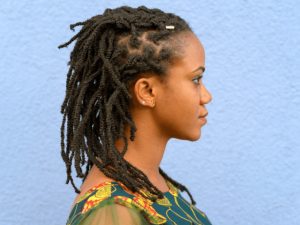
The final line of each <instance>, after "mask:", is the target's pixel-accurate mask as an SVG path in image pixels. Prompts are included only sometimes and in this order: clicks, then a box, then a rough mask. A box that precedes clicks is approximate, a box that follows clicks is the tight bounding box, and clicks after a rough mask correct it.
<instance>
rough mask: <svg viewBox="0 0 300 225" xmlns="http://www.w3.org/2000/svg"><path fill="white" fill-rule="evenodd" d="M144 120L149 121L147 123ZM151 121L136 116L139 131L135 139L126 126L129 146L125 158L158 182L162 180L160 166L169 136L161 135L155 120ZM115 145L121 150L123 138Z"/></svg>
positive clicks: (151, 179)
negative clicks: (132, 138)
mask: <svg viewBox="0 0 300 225" xmlns="http://www.w3.org/2000/svg"><path fill="white" fill-rule="evenodd" d="M143 121H147V123H145V122H143ZM149 121H151V120H145V119H143V120H139V118H138V117H137V118H135V124H136V126H137V131H136V132H135V138H134V141H131V140H130V139H129V136H130V129H129V128H128V127H126V129H125V135H126V137H127V140H128V146H127V151H126V153H125V155H124V159H125V160H126V161H128V162H129V163H130V164H132V165H133V166H135V167H137V168H138V169H140V170H141V171H142V172H143V173H144V174H145V175H147V177H148V179H149V180H150V181H153V182H156V181H161V180H162V176H161V175H160V173H159V166H160V163H161V160H162V158H163V154H164V152H165V148H166V144H167V141H168V139H169V138H167V137H164V136H163V135H161V132H160V131H159V130H156V127H157V125H156V124H155V123H154V122H153V121H151V122H149ZM115 146H116V148H117V149H118V150H119V151H121V150H122V148H123V146H124V142H123V141H122V139H119V140H117V141H116V142H115Z"/></svg>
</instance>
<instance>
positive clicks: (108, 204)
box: [67, 181, 147, 225]
mask: <svg viewBox="0 0 300 225" xmlns="http://www.w3.org/2000/svg"><path fill="white" fill-rule="evenodd" d="M140 200H141V199H140ZM141 202H143V201H138V199H137V195H135V194H133V193H130V191H129V190H128V189H127V188H126V187H125V186H124V185H123V184H121V183H119V182H116V181H112V182H108V181H107V182H103V183H100V184H98V185H96V186H94V187H93V188H91V189H90V190H88V191H87V192H86V193H85V194H84V195H83V196H82V197H81V198H80V199H78V201H77V202H76V203H75V205H74V207H73V208H72V210H71V213H70V215H69V218H68V222H67V224H68V225H84V224H86V221H89V223H87V224H94V223H91V220H97V221H99V220H100V219H99V218H100V217H101V218H107V220H113V219H114V220H115V218H122V224H124V225H125V224H126V223H125V222H123V220H124V221H127V222H128V224H147V223H146V219H145V218H144V217H145V208H144V207H145V204H142V203H141ZM116 216H117V217H116ZM96 218H98V219H96ZM100 221H101V220H100ZM132 221H142V222H143V223H132ZM96 224H97V225H100V224H101V223H99V224H98V223H95V225H96ZM103 224H111V223H109V221H105V223H103ZM116 224H118V223H116Z"/></svg>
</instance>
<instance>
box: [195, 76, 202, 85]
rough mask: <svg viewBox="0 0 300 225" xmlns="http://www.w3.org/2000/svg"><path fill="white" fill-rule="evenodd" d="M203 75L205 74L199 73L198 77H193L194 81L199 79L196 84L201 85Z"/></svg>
mask: <svg viewBox="0 0 300 225" xmlns="http://www.w3.org/2000/svg"><path fill="white" fill-rule="evenodd" d="M202 77H203V75H198V76H197V77H195V78H194V79H193V81H197V83H195V84H196V85H200V80H201V78H202Z"/></svg>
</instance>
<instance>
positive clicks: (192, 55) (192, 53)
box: [181, 35, 205, 71]
mask: <svg viewBox="0 0 300 225" xmlns="http://www.w3.org/2000/svg"><path fill="white" fill-rule="evenodd" d="M185 43H186V45H185V46H184V48H183V51H184V54H183V57H182V59H181V60H182V63H183V64H184V66H186V67H187V69H188V68H190V69H191V71H192V70H193V69H196V68H198V67H199V66H203V67H205V52H204V47H203V45H202V43H201V42H200V40H199V39H198V37H196V36H195V35H189V36H187V37H185Z"/></svg>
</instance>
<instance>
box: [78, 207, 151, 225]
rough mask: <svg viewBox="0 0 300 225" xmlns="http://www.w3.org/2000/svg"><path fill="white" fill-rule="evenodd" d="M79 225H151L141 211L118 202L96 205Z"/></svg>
mask: <svg viewBox="0 0 300 225" xmlns="http://www.w3.org/2000/svg"><path fill="white" fill-rule="evenodd" d="M78 225H150V223H149V222H148V221H147V220H146V219H145V218H144V217H143V215H142V214H141V212H140V211H138V210H137V209H135V208H129V207H126V206H123V205H120V204H117V203H109V204H106V205H104V206H101V207H96V208H95V209H93V210H92V211H91V212H89V213H88V215H86V216H85V217H84V218H83V219H82V220H81V221H80V223H79V224H78Z"/></svg>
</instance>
